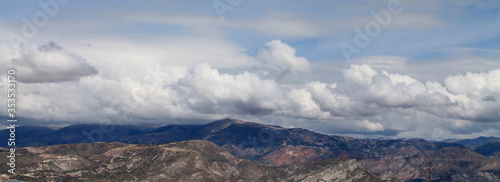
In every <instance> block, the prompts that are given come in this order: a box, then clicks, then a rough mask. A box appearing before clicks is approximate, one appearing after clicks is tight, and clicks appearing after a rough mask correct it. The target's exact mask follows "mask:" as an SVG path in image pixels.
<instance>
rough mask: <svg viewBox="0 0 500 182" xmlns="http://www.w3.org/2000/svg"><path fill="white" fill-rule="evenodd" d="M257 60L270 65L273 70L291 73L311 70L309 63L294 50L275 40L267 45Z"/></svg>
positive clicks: (257, 56)
mask: <svg viewBox="0 0 500 182" xmlns="http://www.w3.org/2000/svg"><path fill="white" fill-rule="evenodd" d="M256 58H257V59H259V60H261V61H263V62H264V63H267V64H270V65H271V66H272V68H274V69H279V68H281V69H282V68H285V69H287V70H289V71H291V72H306V71H309V70H310V65H309V61H308V60H307V59H306V58H304V57H299V56H297V55H296V51H295V49H294V48H292V47H290V46H289V45H288V44H285V43H283V42H281V41H280V40H273V41H270V42H267V43H266V44H265V48H264V49H261V50H260V51H259V52H258V53H257V55H256Z"/></svg>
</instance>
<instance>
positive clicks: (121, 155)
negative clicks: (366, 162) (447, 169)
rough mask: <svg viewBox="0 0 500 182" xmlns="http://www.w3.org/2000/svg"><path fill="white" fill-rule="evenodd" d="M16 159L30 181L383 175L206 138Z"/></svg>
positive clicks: (25, 151) (24, 154)
mask: <svg viewBox="0 0 500 182" xmlns="http://www.w3.org/2000/svg"><path fill="white" fill-rule="evenodd" d="M7 152H8V151H7V150H5V149H3V150H2V151H0V155H7ZM17 159H18V161H17V166H18V168H17V169H16V171H17V173H18V174H19V175H17V176H14V177H15V178H16V179H21V180H25V181H186V182H187V181H217V182H218V181H380V180H379V179H378V178H377V177H376V176H375V175H374V174H372V173H371V172H369V171H367V170H365V169H363V167H362V166H361V165H360V164H359V163H358V162H357V161H356V160H354V159H346V158H338V159H331V160H323V161H317V162H311V163H304V164H300V165H291V166H283V167H271V166H261V165H257V164H254V163H252V162H250V161H247V160H244V159H239V158H236V157H234V156H233V155H231V154H230V153H229V152H227V151H226V150H224V149H223V148H221V147H219V146H218V145H216V144H214V143H212V142H208V141H202V140H191V141H184V142H177V143H169V144H162V145H137V144H123V143H87V144H63V145H53V146H44V147H27V148H21V149H18V152H17ZM1 162H6V161H5V160H4V159H2V161H1ZM6 167H7V166H5V165H2V166H1V167H0V170H7V168H6Z"/></svg>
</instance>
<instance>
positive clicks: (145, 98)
mask: <svg viewBox="0 0 500 182" xmlns="http://www.w3.org/2000/svg"><path fill="white" fill-rule="evenodd" d="M37 50H38V52H41V53H37V54H46V52H49V53H52V52H54V51H55V52H56V53H57V54H60V53H59V52H63V53H66V52H67V51H64V50H63V49H62V48H59V47H58V46H57V45H55V44H53V45H50V44H47V45H44V46H39V47H37ZM51 51H52V52H51ZM53 54H55V53H53ZM66 54H67V55H74V53H66ZM233 56H234V57H246V58H248V59H246V60H253V61H258V62H259V61H260V64H246V67H245V66H242V65H241V64H238V65H236V66H235V67H234V68H235V69H233V70H231V69H229V71H227V70H228V69H227V68H219V67H216V66H214V65H212V62H210V63H203V64H197V65H194V66H193V64H194V63H190V64H187V66H185V67H180V66H176V67H172V66H169V65H168V64H162V62H153V61H152V62H149V63H148V65H151V64H154V63H158V64H159V65H158V66H157V67H154V68H151V67H148V66H146V68H145V69H137V66H138V65H140V64H127V63H124V64H122V65H120V66H121V67H120V70H130V69H133V70H135V71H134V72H130V73H129V72H114V71H113V68H115V67H112V68H111V67H109V65H107V64H98V65H99V67H98V68H99V69H100V70H103V72H104V73H106V74H99V75H95V76H82V77H79V78H77V79H78V80H79V82H61V81H59V82H56V81H52V83H50V84H48V83H45V84H44V83H42V84H43V85H44V86H45V87H40V86H39V85H42V84H24V85H23V98H22V99H21V98H20V101H19V102H20V103H19V110H20V111H23V115H24V116H25V117H28V118H31V119H35V120H42V121H45V122H61V123H65V124H70V123H81V122H98V121H100V120H102V118H105V119H106V120H110V121H112V122H115V123H120V124H131V123H132V124H133V123H151V124H161V123H165V122H169V121H178V122H182V121H186V122H188V121H189V122H202V121H210V120H215V119H219V118H222V117H234V118H249V117H253V118H254V119H255V121H258V120H260V119H261V118H266V117H267V118H269V117H271V118H279V117H283V118H286V120H287V122H288V123H289V124H287V125H289V126H301V127H310V128H312V129H314V130H317V131H323V132H335V133H351V134H360V135H372V136H384V135H387V136H404V137H414V136H420V137H421V136H422V133H425V135H428V136H432V137H433V138H442V137H445V136H450V135H454V134H471V133H477V132H482V131H483V130H484V129H481V127H479V126H477V123H484V121H489V122H494V121H498V120H499V118H500V116H498V113H499V112H498V108H500V105H499V101H500V99H499V88H498V85H497V84H496V82H495V83H493V82H494V80H498V72H499V71H498V70H491V71H487V72H478V73H473V72H469V73H465V74H455V75H450V76H447V77H445V78H442V80H444V81H442V82H440V81H435V80H431V81H425V80H422V79H417V78H415V77H413V76H410V75H407V74H403V73H404V72H405V70H406V69H408V68H407V67H408V66H412V65H413V63H412V62H411V61H409V60H408V59H402V58H394V59H393V58H392V57H377V58H376V59H375V60H365V61H359V60H358V61H359V62H357V60H354V62H355V63H359V64H352V65H347V66H346V65H344V66H342V65H340V66H337V67H336V68H335V69H336V70H337V71H335V72H336V73H332V75H337V76H334V77H332V76H330V77H326V78H324V80H323V81H317V80H314V78H315V77H314V75H315V74H316V73H315V72H304V71H307V70H305V69H303V68H304V67H310V64H314V63H310V62H309V61H308V60H307V59H305V58H301V57H298V56H297V55H296V52H295V49H294V48H292V47H291V46H289V45H287V44H285V43H283V42H281V41H279V40H274V41H270V42H268V43H266V44H265V45H264V46H263V48H261V49H259V51H257V53H256V54H255V55H246V54H243V55H242V54H233ZM215 57H216V56H215ZM166 58H167V57H166ZM176 58H177V57H176ZM264 58H265V59H264ZM179 59H180V58H179ZM227 59H230V57H227ZM82 60H83V58H82ZM169 61H170V60H169ZM84 63H86V62H84ZM393 63H398V64H393ZM86 64H88V63H86ZM69 65H71V64H69ZM255 65H258V68H257V69H262V70H267V71H273V70H276V72H275V73H274V74H275V77H276V75H279V70H284V69H285V68H290V72H288V73H286V76H289V77H297V76H299V77H304V80H305V81H304V82H290V83H286V84H285V83H280V82H279V81H277V80H276V79H275V77H270V76H269V75H267V76H266V75H262V74H258V73H259V72H257V73H254V72H252V71H246V70H252V68H255ZM388 65H393V67H391V66H388ZM383 68H387V69H388V70H385V69H383ZM60 69H61V68H60ZM335 69H332V70H335ZM224 70H226V71H224ZM291 70H294V71H291ZM389 70H391V71H389ZM394 70H402V71H401V72H402V73H401V72H399V71H394ZM315 71H316V70H315ZM299 73H300V74H299ZM321 74H324V73H321ZM311 75H312V76H311ZM75 83H77V84H75ZM4 87H5V80H4V79H2V85H0V88H4ZM283 120H285V119H283ZM270 122H271V123H272V122H273V121H270ZM313 123H323V124H324V125H323V127H321V126H320V124H313ZM331 128H335V129H331ZM434 128H439V129H440V130H434ZM469 128H470V130H469ZM419 133H420V134H419Z"/></svg>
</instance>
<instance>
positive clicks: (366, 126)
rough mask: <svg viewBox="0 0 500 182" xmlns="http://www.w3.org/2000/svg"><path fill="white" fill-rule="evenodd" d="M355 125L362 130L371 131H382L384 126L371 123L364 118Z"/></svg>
mask: <svg viewBox="0 0 500 182" xmlns="http://www.w3.org/2000/svg"><path fill="white" fill-rule="evenodd" d="M357 125H358V126H359V127H360V128H361V129H362V130H367V131H371V132H377V131H384V126H382V124H380V123H372V122H370V121H368V120H366V119H365V120H363V121H361V122H358V123H357Z"/></svg>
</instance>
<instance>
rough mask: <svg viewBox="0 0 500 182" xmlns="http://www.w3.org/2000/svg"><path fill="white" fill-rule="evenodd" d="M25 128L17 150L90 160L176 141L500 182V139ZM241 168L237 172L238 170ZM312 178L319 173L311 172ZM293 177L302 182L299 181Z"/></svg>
mask: <svg viewBox="0 0 500 182" xmlns="http://www.w3.org/2000/svg"><path fill="white" fill-rule="evenodd" d="M17 130H18V131H19V133H18V134H17V135H18V137H17V138H16V140H17V141H16V144H17V145H19V146H23V147H33V146H42V148H43V147H51V146H52V145H57V146H65V145H60V144H69V145H74V147H73V148H75V149H76V151H80V152H81V153H82V154H81V155H89V154H86V153H88V150H87V149H86V148H85V147H87V145H86V144H82V143H93V144H94V145H97V144H95V142H122V143H127V144H128V145H132V144H140V145H141V146H142V145H144V146H146V144H149V145H151V146H167V145H168V143H170V142H181V141H191V140H203V141H209V142H212V143H214V144H216V145H217V146H220V149H221V150H224V151H227V153H228V154H230V155H231V156H234V157H236V158H238V159H244V160H246V161H247V162H249V161H250V162H252V165H257V166H260V168H266V167H273V170H274V169H275V168H274V167H277V168H276V169H292V168H297V167H298V168H300V166H308V165H312V166H309V167H312V168H314V167H313V166H315V165H316V164H322V165H326V164H329V163H330V162H332V160H340V159H346V160H347V159H349V160H347V161H352V162H356V161H358V162H359V164H360V165H361V167H362V168H360V169H363V170H364V169H366V170H369V171H372V172H373V173H374V174H375V175H377V176H378V177H380V178H381V179H383V180H392V181H422V180H427V179H428V170H427V169H428V168H429V163H431V166H430V168H431V171H432V172H433V175H432V179H433V181H500V180H499V176H500V168H499V166H500V164H499V163H498V161H499V156H500V154H499V153H500V152H499V147H498V144H499V143H495V142H496V141H495V140H491V141H490V142H488V143H484V142H483V143H482V144H481V145H476V146H474V148H472V147H470V146H464V145H462V144H459V143H453V142H436V141H427V140H423V139H398V140H373V139H356V138H351V137H344V136H336V135H325V134H320V133H316V132H313V131H309V130H306V129H301V128H282V127H279V126H272V125H264V124H258V123H252V122H244V121H240V120H235V119H223V120H218V121H215V122H212V123H209V124H205V125H167V126H163V127H138V126H131V125H72V126H68V127H64V128H60V129H51V128H44V127H24V126H21V127H19V128H17ZM0 136H5V137H6V138H7V136H8V131H6V130H2V131H0ZM481 141H483V140H481ZM4 145H5V144H4ZM47 145H49V146H47ZM113 145H116V144H113ZM122 145H125V144H122ZM91 146H92V145H91ZM4 147H5V146H4ZM79 147H80V148H82V147H83V149H78V148H79ZM89 150H90V149H89ZM91 151H92V150H91ZM90 153H92V152H90ZM92 155H97V154H94V153H92ZM87 160H89V161H92V160H90V159H87ZM78 161H79V160H78ZM337 162H338V161H337ZM254 163H255V164H254ZM333 163H336V162H335V161H333ZM232 164H234V162H233V163H232ZM249 165H250V164H249ZM291 166H293V167H291ZM241 167H242V166H237V165H236V166H234V168H235V170H236V169H238V170H240V168H241ZM260 168H259V169H260ZM303 169H305V168H303ZM303 169H302V170H300V171H304V170H303ZM102 170H104V169H102ZM266 170H267V169H266ZM285 171H286V170H285ZM292 171H293V170H292ZM316 172H317V171H313V173H316ZM291 173H294V172H291ZM291 173H290V174H291ZM287 174H288V173H287ZM294 174H295V173H294ZM297 175H299V174H297ZM307 175H311V174H310V173H309V172H307ZM267 176H268V175H267ZM285 176H286V175H285ZM292 176H294V175H292ZM299 176H300V175H299ZM238 179H240V178H238ZM272 179H273V180H274V179H278V178H277V177H273V178H272ZM279 179H285V178H284V177H283V178H281V177H280V178H279ZM286 179H290V180H291V179H293V180H292V181H295V180H298V178H292V177H289V178H286ZM241 180H243V181H252V180H255V178H243V177H241ZM235 181H238V180H235ZM271 181H272V180H271ZM327 181H328V180H327Z"/></svg>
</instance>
